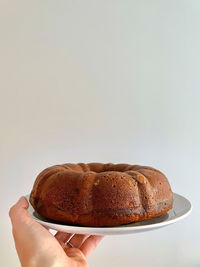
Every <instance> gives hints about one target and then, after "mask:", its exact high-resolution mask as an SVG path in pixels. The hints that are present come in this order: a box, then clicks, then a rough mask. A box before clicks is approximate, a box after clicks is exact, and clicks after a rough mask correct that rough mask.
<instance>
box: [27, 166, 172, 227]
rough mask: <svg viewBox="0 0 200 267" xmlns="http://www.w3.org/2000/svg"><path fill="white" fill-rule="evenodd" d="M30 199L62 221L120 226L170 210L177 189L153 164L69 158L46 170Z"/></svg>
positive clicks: (38, 208) (45, 213)
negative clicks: (174, 190) (79, 160)
mask: <svg viewBox="0 0 200 267" xmlns="http://www.w3.org/2000/svg"><path fill="white" fill-rule="evenodd" d="M29 200H30V203H31V205H32V206H33V208H34V209H35V211H36V212H37V213H38V214H39V215H42V216H43V217H46V218H48V219H52V220H55V221H57V222H62V223H66V224H71V225H82V226H116V225H121V224H128V223H131V222H138V221H142V220H147V219H150V218H153V217H157V216H160V215H162V214H164V213H166V212H167V211H168V210H170V209H171V208H172V205H173V193H172V190H171V187H170V184H169V182H168V179H167V178H166V176H165V175H164V174H163V173H162V172H160V171H159V170H157V169H154V168H152V167H147V166H140V165H130V164H123V163H121V164H112V163H107V164H104V163H96V162H92V163H88V164H85V163H78V164H73V163H66V164H61V165H54V166H51V167H49V168H46V169H45V170H43V171H42V172H41V173H40V174H39V175H38V176H37V178H36V180H35V183H34V185H33V189H32V191H31V194H30V199H29Z"/></svg>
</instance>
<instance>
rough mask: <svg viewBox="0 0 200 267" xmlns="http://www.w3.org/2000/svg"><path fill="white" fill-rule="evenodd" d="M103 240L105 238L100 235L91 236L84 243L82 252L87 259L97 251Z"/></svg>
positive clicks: (81, 248)
mask: <svg viewBox="0 0 200 267" xmlns="http://www.w3.org/2000/svg"><path fill="white" fill-rule="evenodd" d="M102 238H103V236H100V235H91V236H89V237H88V238H87V239H86V240H85V242H83V244H82V245H81V247H80V250H81V251H82V252H83V254H84V255H85V257H88V256H89V255H90V253H91V252H92V251H93V250H95V248H96V247H97V246H98V244H99V242H100V241H101V240H102Z"/></svg>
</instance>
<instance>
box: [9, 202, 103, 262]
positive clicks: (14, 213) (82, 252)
mask: <svg viewBox="0 0 200 267" xmlns="http://www.w3.org/2000/svg"><path fill="white" fill-rule="evenodd" d="M28 206H29V203H28V201H27V199H26V198H25V197H21V198H20V199H19V200H18V202H17V203H16V204H15V205H14V206H12V207H11V209H10V211H9V216H10V218H11V222H12V233H13V237H14V240H15V247H16V250H17V253H18V256H19V259H20V262H21V266H22V267H86V266H88V265H87V261H86V258H87V257H88V255H89V254H90V253H91V252H92V251H93V250H94V249H95V248H96V247H97V245H98V243H99V242H100V241H101V239H102V238H103V236H95V235H91V236H89V237H88V236H86V235H79V234H75V235H74V236H73V237H72V238H71V239H70V237H71V236H72V234H69V233H63V232H57V233H56V234H55V236H54V235H53V234H51V233H50V232H49V231H48V230H47V229H46V228H45V227H43V226H42V225H40V224H39V223H37V222H36V221H34V220H33V219H32V218H31V216H30V214H29V213H28V210H27V209H28ZM69 239H70V243H69V244H68V243H66V242H67V241H68V240H69ZM70 244H71V245H72V246H73V247H72V246H71V245H70Z"/></svg>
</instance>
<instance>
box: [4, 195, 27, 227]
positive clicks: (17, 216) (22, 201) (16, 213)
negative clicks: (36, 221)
mask: <svg viewBox="0 0 200 267" xmlns="http://www.w3.org/2000/svg"><path fill="white" fill-rule="evenodd" d="M28 207H29V203H28V201H27V199H26V198H25V197H24V196H22V197H20V198H19V200H18V201H17V203H16V204H15V205H13V206H12V207H11V208H10V210H9V216H10V219H11V222H12V225H13V226H15V224H18V223H19V222H20V223H21V222H28V221H32V218H31V216H30V214H29V213H28Z"/></svg>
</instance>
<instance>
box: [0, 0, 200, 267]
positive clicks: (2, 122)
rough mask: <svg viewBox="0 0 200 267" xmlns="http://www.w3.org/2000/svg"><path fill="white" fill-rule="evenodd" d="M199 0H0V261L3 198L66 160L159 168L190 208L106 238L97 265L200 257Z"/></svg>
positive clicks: (6, 237) (5, 251)
mask: <svg viewBox="0 0 200 267" xmlns="http://www.w3.org/2000/svg"><path fill="white" fill-rule="evenodd" d="M199 70H200V2H199V1H192V0H190V1H189V0H188V1H185V0H181V1H176V0H169V1H156V0H154V1H144V0H141V1H129V0H127V1H119V0H106V1H105V0H102V1H92V0H91V1H89V0H85V1H76V0H73V1H69V0H61V1H52V0H48V1H38V0H36V1H9V0H0V93H1V96H0V181H1V182H0V183H1V184H0V201H1V221H0V223H1V242H0V254H1V255H0V266H5V267H7V266H19V262H18V258H17V255H16V252H15V248H14V243H13V239H12V234H11V225H10V221H9V218H8V210H9V207H10V206H11V205H12V204H13V203H15V201H16V200H17V199H18V198H19V196H21V195H26V194H27V193H29V192H30V191H31V188H32V185H33V182H34V180H35V177H36V175H37V174H38V173H39V172H40V171H41V170H43V169H44V168H46V167H48V166H50V165H53V164H57V163H64V162H95V161H97V162H105V163H107V162H113V163H130V164H145V165H149V166H153V167H155V168H158V169H160V170H161V171H163V172H164V173H165V174H166V176H167V177H168V179H169V181H170V183H171V186H172V189H173V191H174V192H177V193H179V194H182V195H183V196H185V197H187V198H188V199H189V200H190V201H191V202H192V205H193V212H192V214H191V215H190V216H189V217H188V218H186V219H185V220H183V221H181V222H178V223H177V224H174V225H172V226H169V227H166V228H163V229H160V230H156V231H152V232H147V233H144V234H135V235H126V236H114V237H106V238H105V239H104V240H103V241H102V243H101V244H100V246H99V247H98V249H97V250H96V251H95V252H94V253H93V254H92V255H91V256H90V258H89V265H90V266H93V267H102V266H105V267H110V266H115V267H122V266H125V267H132V266H140V267H168V266H176V267H197V266H200V230H199V220H200V211H199V201H200V197H199V188H200V179H199V175H200V172H199V163H200V156H199V150H200V142H199V136H200V122H199V114H200V107H199V99H200V75H199Z"/></svg>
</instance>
